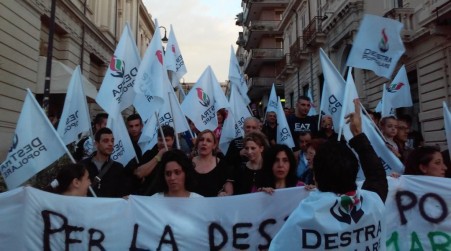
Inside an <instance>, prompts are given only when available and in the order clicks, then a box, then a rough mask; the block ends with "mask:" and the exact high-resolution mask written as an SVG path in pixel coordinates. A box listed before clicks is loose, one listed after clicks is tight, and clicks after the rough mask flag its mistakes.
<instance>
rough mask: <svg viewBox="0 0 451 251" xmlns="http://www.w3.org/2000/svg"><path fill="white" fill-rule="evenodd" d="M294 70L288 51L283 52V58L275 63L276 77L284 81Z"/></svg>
mask: <svg viewBox="0 0 451 251" xmlns="http://www.w3.org/2000/svg"><path fill="white" fill-rule="evenodd" d="M295 71H296V66H295V65H293V64H292V63H291V55H290V53H287V54H285V56H284V57H283V59H281V60H280V61H279V62H277V63H276V79H277V80H280V81H284V80H286V79H287V77H288V76H290V75H291V74H293V73H294V72H295Z"/></svg>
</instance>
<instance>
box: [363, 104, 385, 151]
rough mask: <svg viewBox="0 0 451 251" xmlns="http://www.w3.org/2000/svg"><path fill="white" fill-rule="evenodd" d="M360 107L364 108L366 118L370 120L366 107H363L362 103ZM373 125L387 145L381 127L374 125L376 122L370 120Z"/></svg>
mask: <svg viewBox="0 0 451 251" xmlns="http://www.w3.org/2000/svg"><path fill="white" fill-rule="evenodd" d="M360 107H362V110H363V112H364V113H365V115H366V116H368V118H371V116H370V114H369V113H368V111H367V110H366V109H365V107H364V106H363V105H362V103H360ZM370 121H371V124H373V126H374V128H375V129H376V131H377V132H378V134H379V135H380V136H381V138H382V139H383V140H384V142H385V143H387V140H386V139H385V137H384V135H383V134H382V132H381V130H380V129H379V127H378V126H377V125H376V123H374V121H373V120H372V119H370Z"/></svg>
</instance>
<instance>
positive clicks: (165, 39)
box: [158, 26, 168, 44]
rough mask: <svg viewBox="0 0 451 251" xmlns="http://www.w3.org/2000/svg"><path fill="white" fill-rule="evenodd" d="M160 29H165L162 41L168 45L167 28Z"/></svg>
mask: <svg viewBox="0 0 451 251" xmlns="http://www.w3.org/2000/svg"><path fill="white" fill-rule="evenodd" d="M158 28H160V29H164V37H163V38H162V39H161V41H162V42H163V43H165V44H166V43H167V42H168V37H167V36H166V27H164V26H160V27H158Z"/></svg>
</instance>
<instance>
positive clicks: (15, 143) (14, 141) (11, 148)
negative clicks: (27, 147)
mask: <svg viewBox="0 0 451 251" xmlns="http://www.w3.org/2000/svg"><path fill="white" fill-rule="evenodd" d="M18 144H19V136H17V133H15V134H14V138H13V143H12V145H11V147H10V148H9V151H8V152H12V151H14V149H16V147H17V145H18Z"/></svg>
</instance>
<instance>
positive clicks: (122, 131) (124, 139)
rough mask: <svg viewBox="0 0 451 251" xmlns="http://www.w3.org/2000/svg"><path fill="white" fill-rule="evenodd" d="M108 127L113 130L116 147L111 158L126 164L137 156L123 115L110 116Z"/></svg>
mask: <svg viewBox="0 0 451 251" xmlns="http://www.w3.org/2000/svg"><path fill="white" fill-rule="evenodd" d="M107 127H108V128H110V129H111V131H113V137H114V149H113V152H112V153H111V156H110V157H111V159H112V160H114V161H117V162H119V163H121V164H122V165H123V166H126V165H127V163H128V162H129V161H130V160H131V159H133V158H135V157H136V152H135V148H134V147H133V143H132V140H131V139H130V136H129V134H128V131H127V127H126V126H125V122H124V119H123V118H122V116H121V115H118V116H116V118H113V117H111V116H108V122H107Z"/></svg>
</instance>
